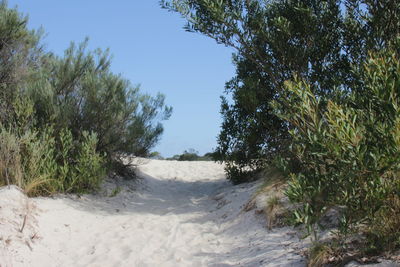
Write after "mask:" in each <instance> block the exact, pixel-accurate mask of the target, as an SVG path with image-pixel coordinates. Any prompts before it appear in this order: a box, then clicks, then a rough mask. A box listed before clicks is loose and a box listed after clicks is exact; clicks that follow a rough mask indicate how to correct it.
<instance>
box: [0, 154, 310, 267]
mask: <svg viewBox="0 0 400 267" xmlns="http://www.w3.org/2000/svg"><path fill="white" fill-rule="evenodd" d="M139 176H140V177H142V179H140V180H139V181H138V182H126V181H119V183H121V186H123V189H122V191H121V192H120V193H119V194H117V195H116V196H115V197H110V196H105V195H104V194H103V195H96V196H92V195H85V196H82V197H77V196H57V197H54V198H36V199H31V200H28V199H26V198H25V196H24V195H23V194H22V193H21V192H19V191H18V189H17V188H15V187H12V188H11V189H7V188H3V189H1V191H0V200H1V201H2V202H1V203H0V206H1V209H0V212H1V214H2V216H3V215H4V216H5V217H2V220H1V223H0V235H1V237H2V240H1V243H0V246H1V248H0V258H1V259H0V264H1V266H140V267H142V266H160V267H161V266H304V265H305V263H304V259H303V258H302V257H301V256H300V255H299V253H297V252H298V249H299V248H298V244H299V243H298V239H297V237H296V235H295V234H294V232H293V230H291V229H290V228H280V229H274V230H272V231H268V230H267V228H266V227H265V224H266V222H265V218H263V216H262V215H256V214H255V213H254V211H250V212H244V211H242V208H243V207H244V205H245V204H246V203H247V201H248V200H249V199H250V197H251V195H252V194H253V192H254V191H255V190H256V188H257V184H255V183H251V184H246V185H240V186H232V185H230V184H229V183H228V182H227V181H226V179H225V177H224V172H223V167H222V166H221V165H219V164H216V163H212V162H176V161H160V160H142V162H141V165H140V166H139ZM105 186H106V188H108V194H110V191H111V189H112V188H114V187H115V186H116V185H115V182H113V183H108V184H106V185H105ZM4 199H8V200H9V203H8V204H7V203H4V201H5V200H4ZM10 203H13V204H12V205H10ZM27 203H28V204H27ZM27 210H29V214H28V215H27V220H26V221H27V223H26V226H25V227H24V229H23V231H22V233H21V232H19V230H20V228H21V223H22V219H23V218H24V217H25V215H26V214H27V212H26V211H27ZM4 218H7V220H8V221H5V219H4Z"/></svg>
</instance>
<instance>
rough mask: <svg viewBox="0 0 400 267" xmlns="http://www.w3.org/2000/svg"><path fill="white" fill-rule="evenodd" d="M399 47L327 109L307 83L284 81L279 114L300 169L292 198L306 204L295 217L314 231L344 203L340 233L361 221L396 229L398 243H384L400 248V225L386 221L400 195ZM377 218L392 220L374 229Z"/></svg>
mask: <svg viewBox="0 0 400 267" xmlns="http://www.w3.org/2000/svg"><path fill="white" fill-rule="evenodd" d="M399 48H400V42H399V41H398V42H397V43H396V44H394V47H393V49H384V50H382V51H381V52H376V53H374V54H372V55H371V56H370V57H369V58H368V60H367V61H366V63H365V64H363V65H362V66H361V67H359V68H356V67H355V69H354V74H355V77H358V81H357V83H354V84H355V85H354V88H353V91H351V92H349V93H348V94H347V95H342V97H340V98H338V100H334V99H332V100H328V101H327V104H326V105H324V104H323V99H321V98H318V97H317V96H316V95H315V94H314V93H313V92H312V91H311V88H310V85H309V84H308V83H307V82H304V81H301V80H296V81H294V82H287V83H286V90H287V91H286V94H285V96H284V97H282V99H281V102H280V103H281V104H278V103H276V106H277V109H278V110H279V112H278V115H279V116H280V117H281V118H282V119H284V120H286V121H287V122H289V123H290V125H292V126H293V129H291V131H290V132H291V135H292V137H293V144H292V151H293V153H294V154H295V155H296V157H297V160H298V162H299V164H300V169H301V171H300V172H299V173H297V174H292V179H291V181H290V183H289V189H288V191H287V196H288V197H289V199H290V200H291V201H293V202H301V203H303V204H304V205H303V206H302V207H301V208H300V209H298V210H297V212H296V217H297V220H298V222H300V223H304V224H306V225H307V227H308V229H309V231H310V232H314V233H316V229H315V227H316V225H317V223H318V220H319V219H320V218H321V216H322V215H323V214H324V213H325V211H327V210H328V209H329V208H330V207H332V206H335V205H340V206H343V207H345V212H344V214H343V218H342V220H341V222H342V225H341V227H340V230H341V232H342V234H344V235H346V234H348V233H351V231H352V230H354V229H357V228H356V227H358V226H359V223H361V222H362V223H364V225H367V226H368V227H372V229H375V230H374V231H375V233H378V232H381V233H384V232H385V233H386V234H388V230H389V229H390V230H392V229H393V231H392V232H391V234H390V235H392V236H395V238H394V240H393V239H390V240H389V239H381V240H386V241H387V242H388V244H387V245H389V243H390V245H394V244H397V245H396V246H398V244H399V243H398V239H397V238H398V236H399V228H397V229H394V228H395V227H396V223H393V221H391V218H388V217H387V216H392V218H393V216H394V214H395V213H396V209H397V208H396V205H394V204H395V203H397V202H396V199H398V197H399V192H400V191H399V188H400V187H399V186H400V180H399V177H398V171H399V167H400V141H399V140H400V130H399V129H400V128H399V125H400V124H399V123H400V97H399V93H400V58H399V53H398V52H399V51H400V50H399ZM377 216H381V217H379V220H381V221H382V222H386V223H381V224H375V223H376V220H377ZM395 217H396V216H395ZM397 217H398V216H397ZM376 227H378V228H379V229H380V230H377V228H376ZM396 242H397V243H396ZM381 247H383V246H381Z"/></svg>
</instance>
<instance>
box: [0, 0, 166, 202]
mask: <svg viewBox="0 0 400 267" xmlns="http://www.w3.org/2000/svg"><path fill="white" fill-rule="evenodd" d="M27 23H28V19H27V17H24V16H23V15H21V14H20V13H18V11H17V10H16V9H10V8H8V7H7V3H6V1H1V2H0V143H1V147H0V183H1V184H3V185H4V184H17V185H18V186H21V187H22V188H24V189H25V190H26V191H27V193H28V194H29V195H48V194H53V193H55V192H77V193H84V192H90V191H93V190H96V189H98V188H99V185H100V183H101V181H102V178H103V177H104V174H105V172H109V173H111V172H113V173H117V174H118V175H127V174H128V173H129V174H131V173H132V172H133V171H132V170H131V169H130V168H129V167H130V166H127V165H126V164H124V162H123V161H122V159H121V156H122V155H127V154H130V155H133V156H146V155H147V154H148V153H149V151H150V149H151V148H152V147H153V146H154V145H155V144H156V143H157V142H158V140H159V139H160V136H161V134H162V132H163V127H162V124H161V121H162V120H165V119H168V118H169V116H170V115H171V111H172V109H171V108H170V107H168V106H166V105H165V103H164V100H165V97H164V96H163V95H161V94H158V95H157V96H155V97H152V96H150V95H147V94H143V93H141V92H140V90H139V88H138V87H137V86H132V85H131V83H130V82H129V81H127V80H126V79H124V78H123V77H121V76H120V75H117V74H114V73H113V72H112V71H111V69H110V65H111V60H110V56H109V52H108V50H106V51H102V50H100V49H97V50H94V51H88V50H87V49H86V47H87V40H86V41H84V42H83V43H82V44H80V45H78V46H77V45H75V44H71V46H70V47H69V48H68V49H67V50H66V51H65V54H64V56H56V55H54V54H53V53H50V52H46V51H45V50H44V49H43V45H42V44H41V35H42V34H41V31H31V30H28V28H27Z"/></svg>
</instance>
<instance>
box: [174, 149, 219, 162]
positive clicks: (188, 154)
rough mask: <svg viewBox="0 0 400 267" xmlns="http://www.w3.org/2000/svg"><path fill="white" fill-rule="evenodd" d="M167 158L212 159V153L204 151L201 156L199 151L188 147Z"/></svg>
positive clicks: (179, 159) (184, 159)
mask: <svg viewBox="0 0 400 267" xmlns="http://www.w3.org/2000/svg"><path fill="white" fill-rule="evenodd" d="M167 160H178V161H212V160H213V153H206V154H204V155H203V156H200V155H199V152H198V151H196V150H195V149H193V148H189V149H187V150H185V151H183V153H182V154H178V155H174V156H172V157H171V158H167Z"/></svg>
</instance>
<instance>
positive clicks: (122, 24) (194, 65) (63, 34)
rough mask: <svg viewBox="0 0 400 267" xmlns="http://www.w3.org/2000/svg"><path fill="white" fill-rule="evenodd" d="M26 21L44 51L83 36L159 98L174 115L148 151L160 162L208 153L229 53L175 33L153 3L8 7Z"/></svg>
mask: <svg viewBox="0 0 400 267" xmlns="http://www.w3.org/2000/svg"><path fill="white" fill-rule="evenodd" d="M8 3H9V6H10V7H15V6H18V10H19V11H20V12H22V13H24V14H27V15H28V16H29V27H30V28H32V29H33V28H35V29H36V28H39V27H40V26H43V28H44V30H45V32H46V33H47V35H46V38H45V39H44V43H45V44H46V47H47V49H48V50H50V51H53V52H55V53H56V54H59V55H62V54H63V51H64V50H65V49H66V48H67V47H68V46H69V44H70V42H71V41H74V42H81V41H83V40H84V39H85V37H86V36H87V37H89V40H90V42H89V47H90V48H91V49H93V48H97V47H100V48H104V49H105V48H110V50H111V53H112V54H113V64H112V69H113V71H114V72H116V73H121V74H122V75H123V76H124V77H125V78H127V79H129V80H130V81H131V82H132V83H133V84H140V85H141V89H142V91H143V92H147V93H150V94H152V95H155V94H156V93H157V92H162V93H163V94H165V95H166V101H167V104H168V105H170V106H172V107H173V108H174V112H173V114H172V117H171V119H170V120H169V121H166V122H165V123H164V126H165V131H164V135H163V136H162V139H161V141H160V143H159V144H158V145H157V146H156V147H155V149H154V150H156V151H160V152H161V154H162V155H163V156H171V155H174V154H179V153H182V152H183V150H185V149H188V148H194V149H196V150H198V151H199V152H200V153H201V154H203V153H206V152H209V151H211V150H212V149H213V148H214V147H215V146H216V136H217V134H218V132H219V127H220V123H221V118H220V114H219V105H220V100H219V96H220V95H221V94H222V93H223V89H224V84H225V82H226V81H228V80H229V79H230V78H231V77H233V75H234V67H233V66H232V63H231V54H232V52H233V51H232V50H231V49H229V48H226V47H224V46H222V45H218V44H216V43H215V42H214V41H213V40H211V39H209V38H207V37H204V36H202V35H200V34H195V33H188V32H185V31H184V30H183V29H182V26H183V25H184V22H185V21H184V20H183V19H182V18H180V17H179V15H178V14H176V13H169V12H167V11H166V10H163V9H161V8H160V7H159V5H158V0H134V1H132V0H118V1H106V0H84V1H82V0H68V1H67V0H64V1H54V0H34V1H28V0H9V1H8Z"/></svg>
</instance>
